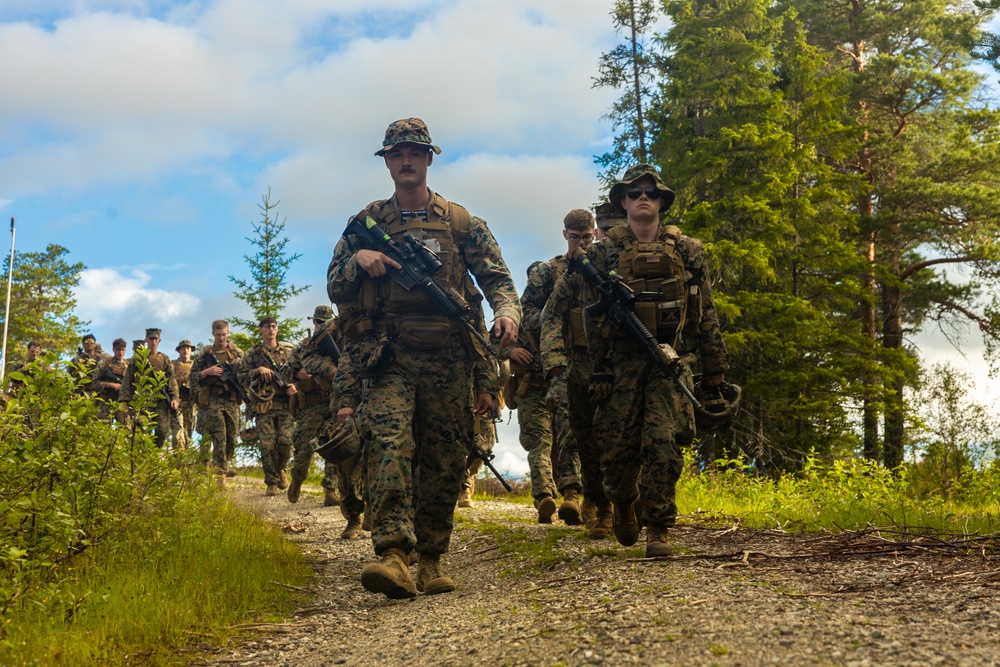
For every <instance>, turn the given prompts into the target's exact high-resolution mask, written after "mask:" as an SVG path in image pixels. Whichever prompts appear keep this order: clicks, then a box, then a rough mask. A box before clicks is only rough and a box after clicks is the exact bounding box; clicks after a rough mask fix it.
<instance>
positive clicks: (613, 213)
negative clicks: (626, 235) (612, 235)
mask: <svg viewBox="0 0 1000 667" xmlns="http://www.w3.org/2000/svg"><path fill="white" fill-rule="evenodd" d="M594 217H595V218H596V219H597V226H598V227H600V228H601V229H611V228H612V227H617V226H618V225H624V224H626V223H627V222H628V218H623V217H622V214H621V212H620V211H619V210H618V207H617V206H614V205H612V204H611V202H607V201H606V202H603V203H601V204H598V205H597V206H595V207H594Z"/></svg>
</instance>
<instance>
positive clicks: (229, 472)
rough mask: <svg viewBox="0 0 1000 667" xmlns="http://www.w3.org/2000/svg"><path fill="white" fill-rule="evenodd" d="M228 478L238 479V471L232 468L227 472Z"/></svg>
mask: <svg viewBox="0 0 1000 667" xmlns="http://www.w3.org/2000/svg"><path fill="white" fill-rule="evenodd" d="M226 477H236V471H235V470H233V469H232V468H230V469H229V470H227V471H226Z"/></svg>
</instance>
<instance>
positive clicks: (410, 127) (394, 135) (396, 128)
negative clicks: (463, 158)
mask: <svg viewBox="0 0 1000 667" xmlns="http://www.w3.org/2000/svg"><path fill="white" fill-rule="evenodd" d="M405 143H410V144H418V145H420V146H427V147H428V148H430V149H431V150H432V151H434V152H435V153H437V154H438V155H440V154H441V149H440V148H438V147H437V146H435V145H434V144H432V143H431V133H430V131H429V130H428V129H427V123H425V122H424V121H422V120H420V119H419V118H404V119H403V120H397V121H396V122H395V123H392V124H391V125H389V127H388V128H386V130H385V138H384V139H383V140H382V148H380V149H379V150H377V151H375V155H378V156H379V157H382V156H383V155H385V152H386V151H388V150H391V149H392V147H393V146H395V145H396V144H405Z"/></svg>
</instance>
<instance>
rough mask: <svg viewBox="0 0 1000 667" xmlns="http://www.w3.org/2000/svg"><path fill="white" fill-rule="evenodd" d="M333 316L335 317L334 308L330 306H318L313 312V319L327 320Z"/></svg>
mask: <svg viewBox="0 0 1000 667" xmlns="http://www.w3.org/2000/svg"><path fill="white" fill-rule="evenodd" d="M331 317H333V308H331V307H330V306H316V310H314V311H313V314H312V319H314V320H320V321H321V322H326V321H327V320H328V319H330V318H331Z"/></svg>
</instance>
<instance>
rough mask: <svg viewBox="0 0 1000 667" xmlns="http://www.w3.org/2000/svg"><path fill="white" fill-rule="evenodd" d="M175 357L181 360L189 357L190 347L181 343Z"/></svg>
mask: <svg viewBox="0 0 1000 667" xmlns="http://www.w3.org/2000/svg"><path fill="white" fill-rule="evenodd" d="M177 358H178V359H180V360H181V361H187V360H189V359H190V358H191V348H190V347H188V346H187V345H182V346H181V347H180V349H178V350H177Z"/></svg>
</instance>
